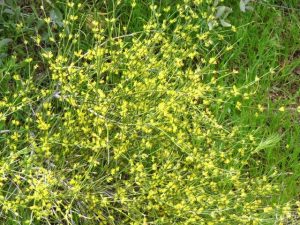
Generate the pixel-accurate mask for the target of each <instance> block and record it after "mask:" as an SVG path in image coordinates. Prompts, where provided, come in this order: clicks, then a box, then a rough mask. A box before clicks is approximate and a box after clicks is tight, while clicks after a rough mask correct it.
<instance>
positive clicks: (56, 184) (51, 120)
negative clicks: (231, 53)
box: [0, 0, 291, 225]
mask: <svg viewBox="0 0 300 225" xmlns="http://www.w3.org/2000/svg"><path fill="white" fill-rule="evenodd" d="M209 3H211V4H212V1H202V0H194V1H184V3H183V4H181V5H180V4H179V5H177V6H176V8H177V9H176V10H177V11H176V12H177V14H178V15H177V17H176V18H171V19H165V20H163V21H162V22H159V21H160V20H159V19H158V17H159V16H160V15H159V13H158V6H156V5H151V6H149V7H150V9H151V10H152V11H153V18H152V19H151V20H150V21H148V22H147V23H146V24H145V26H144V28H145V31H144V32H143V33H142V34H133V35H130V36H126V35H125V36H124V37H111V38H106V34H105V31H101V30H100V29H95V28H96V27H98V25H99V23H98V22H97V21H95V22H93V27H94V28H93V29H92V32H94V34H93V37H96V38H94V39H93V40H92V42H93V46H92V48H89V49H79V50H78V49H77V48H75V46H77V45H76V44H75V42H73V43H69V44H70V49H72V54H71V56H68V55H65V54H64V53H63V51H60V53H55V52H51V51H44V50H41V56H42V57H43V59H44V60H45V63H46V65H48V67H49V71H50V72H49V77H47V79H48V81H47V82H49V83H48V84H46V85H41V86H37V84H36V83H35V82H34V79H33V78H32V77H29V78H22V79H21V80H19V81H18V82H22V83H23V85H24V87H26V88H25V89H24V93H20V95H19V96H18V97H16V98H14V100H13V101H11V100H10V99H11V98H7V99H6V100H5V99H4V103H3V104H1V109H2V108H3V109H5V110H6V111H5V110H3V112H5V113H1V114H0V122H1V121H5V120H7V117H13V116H16V115H18V113H20V112H24V111H26V112H30V115H31V117H30V116H29V115H28V118H25V119H20V123H19V124H15V125H12V129H13V131H14V132H7V133H5V134H1V135H4V137H5V138H4V139H3V141H2V140H1V143H3V145H2V146H3V149H4V151H3V152H2V153H1V160H0V199H1V201H0V211H1V214H0V215H1V217H3V218H14V220H17V221H26V223H28V224H39V223H45V224H96V223H97V224H99V223H100V224H132V225H134V224H166V225H167V224H186V225H188V224H197V225H198V224H271V223H272V224H273V223H276V222H280V221H284V220H285V219H286V218H288V217H289V216H290V212H291V208H290V207H288V206H286V205H280V204H275V203H272V198H274V197H276V196H278V194H279V192H280V186H279V184H277V183H276V182H270V178H269V177H263V176H262V177H260V176H253V175H252V174H251V170H250V169H249V168H251V166H255V167H259V166H261V164H260V162H258V161H256V160H255V158H254V157H255V155H254V154H252V153H253V152H254V151H255V149H256V147H257V142H256V137H253V136H252V134H240V133H239V127H236V126H232V125H230V124H226V123H221V122H220V121H219V114H220V110H223V109H224V108H226V104H227V103H228V102H230V101H231V102H232V101H234V103H233V105H235V107H236V109H237V110H238V111H239V110H242V107H243V103H242V101H243V94H244V93H242V92H243V91H244V89H242V88H239V87H236V86H232V87H231V86H224V83H221V82H220V79H222V77H221V78H219V77H218V76H217V75H216V74H218V72H216V71H214V68H215V66H216V65H217V64H218V61H219V59H218V57H217V55H210V54H211V50H210V49H212V48H213V47H212V45H213V43H214V41H216V40H217V39H216V37H215V36H214V35H215V34H214V32H210V31H207V29H206V30H205V29H204V28H203V26H204V25H201V24H200V23H199V21H206V20H205V18H206V17H209V16H208V15H205V13H204V12H200V11H201V9H202V8H201V6H202V5H207V4H209ZM135 6H136V3H135V1H134V2H133V3H132V7H135ZM68 7H70V8H73V7H74V4H73V3H71V2H69V3H68ZM197 7H198V8H197ZM169 10H170V8H167V9H165V10H163V11H165V12H168V11H169ZM201 14H204V16H203V15H202V16H201ZM78 19H79V18H78V17H75V16H73V17H71V18H69V20H70V22H71V23H72V22H75V21H76V20H78ZM174 19H176V20H177V22H174V21H173V20H174ZM114 20H116V21H117V18H114ZM45 21H46V22H47V23H48V19H47V18H46V20H45ZM116 21H114V23H117V22H116ZM178 21H179V22H178ZM49 23H50V22H49ZM108 23H113V22H112V21H109V22H108ZM101 32H102V33H101ZM75 36H76V35H75V34H74V37H75ZM63 40H65V39H64V37H63V36H62V40H61V41H63ZM16 82H17V81H16ZM249 95H251V93H250V94H249ZM247 96H248V95H247ZM2 105H3V106H2ZM259 109H260V111H263V107H262V106H259ZM250 136H251V138H249V137H250ZM242 137H243V138H242ZM273 202H274V201H273ZM24 218H25V219H24ZM0 221H1V220H0ZM7 221H9V220H7Z"/></svg>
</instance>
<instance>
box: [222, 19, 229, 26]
mask: <svg viewBox="0 0 300 225" xmlns="http://www.w3.org/2000/svg"><path fill="white" fill-rule="evenodd" d="M220 23H221V25H222V26H223V27H231V24H230V23H228V22H226V21H225V20H223V19H221V20H220Z"/></svg>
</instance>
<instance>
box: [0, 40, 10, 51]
mask: <svg viewBox="0 0 300 225" xmlns="http://www.w3.org/2000/svg"><path fill="white" fill-rule="evenodd" d="M10 42H12V39H11V38H4V39H2V40H1V41H0V49H1V48H3V47H6V46H7V45H8V44H9V43H10Z"/></svg>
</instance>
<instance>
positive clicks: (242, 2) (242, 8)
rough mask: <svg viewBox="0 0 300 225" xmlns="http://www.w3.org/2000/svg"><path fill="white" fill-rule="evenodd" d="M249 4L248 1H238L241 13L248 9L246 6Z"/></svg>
mask: <svg viewBox="0 0 300 225" xmlns="http://www.w3.org/2000/svg"><path fill="white" fill-rule="evenodd" d="M249 2H250V0H240V10H241V11H242V12H246V10H247V7H249V6H247V4H248V3H249Z"/></svg>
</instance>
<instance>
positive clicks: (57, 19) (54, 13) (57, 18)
mask: <svg viewBox="0 0 300 225" xmlns="http://www.w3.org/2000/svg"><path fill="white" fill-rule="evenodd" d="M50 18H51V20H52V21H53V22H54V23H55V24H57V25H58V26H59V27H62V26H63V22H62V21H63V15H62V13H61V12H60V10H59V9H57V8H55V9H52V10H51V11H50Z"/></svg>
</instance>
